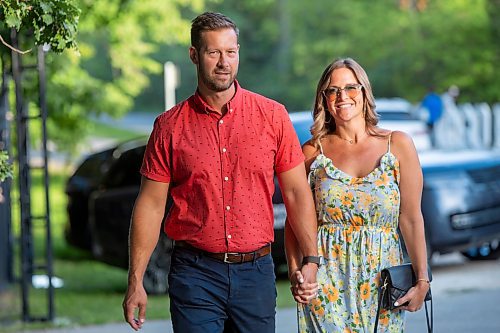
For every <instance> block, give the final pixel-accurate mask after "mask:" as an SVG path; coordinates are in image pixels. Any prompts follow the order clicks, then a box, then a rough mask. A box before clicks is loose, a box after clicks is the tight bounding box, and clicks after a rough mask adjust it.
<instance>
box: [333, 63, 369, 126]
mask: <svg viewBox="0 0 500 333" xmlns="http://www.w3.org/2000/svg"><path fill="white" fill-rule="evenodd" d="M324 95H325V98H326V103H327V105H328V111H329V112H330V114H331V115H332V117H333V118H334V119H335V123H336V124H337V125H340V124H342V123H345V122H348V121H351V120H353V119H356V118H358V117H360V118H363V91H362V87H361V85H360V84H359V82H358V80H357V79H356V76H354V73H353V72H352V71H351V70H350V69H349V68H337V69H335V70H334V71H333V72H332V74H331V75H330V84H329V86H328V87H327V88H326V89H325V91H324Z"/></svg>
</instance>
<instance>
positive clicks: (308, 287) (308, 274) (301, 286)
mask: <svg viewBox="0 0 500 333" xmlns="http://www.w3.org/2000/svg"><path fill="white" fill-rule="evenodd" d="M317 272H318V266H317V265H316V264H313V263H310V264H306V265H304V266H302V268H301V269H297V270H295V271H294V272H293V273H291V274H290V283H291V286H290V290H291V291H292V295H293V298H294V299H295V301H296V302H297V303H302V304H308V303H309V302H310V301H311V300H313V299H314V298H316V297H317V296H318V283H317V282H316V274H317Z"/></svg>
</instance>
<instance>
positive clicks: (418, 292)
mask: <svg viewBox="0 0 500 333" xmlns="http://www.w3.org/2000/svg"><path fill="white" fill-rule="evenodd" d="M429 288H430V283H429V282H427V281H423V280H420V281H418V282H417V284H416V285H414V286H413V287H411V288H410V290H408V292H407V293H406V295H404V296H403V297H401V298H400V299H398V300H397V301H396V303H394V305H396V306H398V304H405V303H406V302H408V304H407V305H404V306H401V307H399V308H398V310H406V311H410V312H415V311H418V310H420V309H421V308H422V305H423V304H424V299H425V295H426V294H427V291H428V290H429Z"/></svg>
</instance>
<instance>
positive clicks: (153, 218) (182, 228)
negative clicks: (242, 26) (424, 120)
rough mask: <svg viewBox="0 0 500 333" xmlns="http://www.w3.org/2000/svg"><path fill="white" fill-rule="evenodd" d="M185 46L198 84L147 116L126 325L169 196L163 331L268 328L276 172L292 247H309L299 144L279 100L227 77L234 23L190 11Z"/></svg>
mask: <svg viewBox="0 0 500 333" xmlns="http://www.w3.org/2000/svg"><path fill="white" fill-rule="evenodd" d="M191 43H192V46H191V47H190V49H189V55H190V58H191V60H192V62H193V63H194V64H195V65H196V68H197V74H198V88H197V91H196V92H195V94H194V95H193V96H191V97H190V98H188V99H187V100H185V101H183V102H181V103H179V104H177V105H176V106H174V107H173V108H172V109H170V110H168V111H166V112H164V113H163V114H161V115H160V116H158V117H157V118H156V120H155V124H154V128H153V131H152V133H151V136H150V138H149V141H148V145H147V148H146V152H145V154H144V161H143V165H142V167H141V174H142V176H143V177H142V184H141V190H140V192H139V195H138V197H137V200H136V203H135V206H134V211H133V214H132V220H131V228H130V265H129V277H128V289H127V293H126V295H125V300H124V302H123V307H124V316H125V319H126V321H127V322H128V323H129V324H130V326H131V327H132V328H134V329H135V330H138V329H140V328H141V326H142V324H143V323H144V320H145V314H146V303H147V296H146V293H145V290H144V288H143V285H142V283H143V275H144V271H145V269H146V266H147V264H148V261H149V258H150V256H151V253H152V252H153V250H154V247H155V244H156V242H157V240H158V235H159V232H160V228H161V224H162V220H163V218H164V215H165V204H166V200H167V195H171V197H172V201H173V206H172V208H171V210H170V211H169V212H168V214H167V216H166V217H165V224H164V231H165V232H166V233H167V235H168V237H170V238H171V239H173V240H174V241H175V247H174V252H173V254H172V260H171V268H170V273H169V294H170V311H171V318H172V324H173V327H174V331H176V332H190V333H192V332H222V331H223V330H224V327H226V330H231V331H236V332H274V331H275V307H276V287H275V276H274V265H273V261H272V258H271V255H270V243H271V242H272V241H273V239H274V229H273V222H274V221H273V206H272V195H273V191H274V182H273V178H274V175H275V174H276V175H277V177H278V180H279V184H280V187H281V191H282V194H283V199H284V202H285V206H286V209H287V214H288V220H289V223H290V226H291V227H292V228H293V231H294V234H295V235H297V238H298V242H299V244H300V245H301V248H300V250H301V252H302V254H303V256H304V257H311V258H313V259H314V258H315V257H316V256H317V248H316V217H315V210H314V203H313V200H312V195H311V192H310V189H309V186H308V184H307V180H306V175H305V168H304V158H303V154H302V150H301V148H300V144H299V142H298V139H297V136H296V135H295V131H294V129H293V127H292V124H291V122H290V119H289V117H288V114H287V112H286V110H285V108H284V106H283V105H281V104H279V103H277V102H275V101H273V100H271V99H268V98H265V97H263V96H260V95H258V94H255V93H252V92H250V91H248V90H245V89H243V88H242V87H241V86H240V85H239V84H238V82H237V81H236V79H235V78H236V74H237V71H238V64H239V44H238V29H237V27H236V25H235V24H234V23H233V21H231V19H229V18H228V17H226V16H224V15H222V14H218V13H204V14H202V15H200V16H198V17H197V18H195V19H194V20H193V22H192V27H191ZM312 261H313V262H307V261H305V264H304V265H303V266H302V268H301V272H302V274H303V276H304V282H303V284H304V288H303V289H304V298H305V299H307V298H308V297H310V296H311V297H312V295H313V293H314V292H313V291H312V290H313V289H314V287H316V286H317V285H316V272H317V268H318V267H317V265H316V264H315V263H314V261H315V260H312ZM137 309H138V317H135V311H136V310H137Z"/></svg>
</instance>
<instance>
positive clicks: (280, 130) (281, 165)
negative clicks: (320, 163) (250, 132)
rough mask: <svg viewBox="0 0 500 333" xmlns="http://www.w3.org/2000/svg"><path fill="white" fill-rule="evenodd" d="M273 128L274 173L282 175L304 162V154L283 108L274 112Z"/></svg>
mask: <svg viewBox="0 0 500 333" xmlns="http://www.w3.org/2000/svg"><path fill="white" fill-rule="evenodd" d="M275 128H276V134H277V143H278V150H277V153H276V157H275V170H276V173H282V172H285V171H288V170H290V169H293V168H294V167H296V166H297V165H299V164H300V163H301V162H304V154H303V153H302V149H301V147H300V142H299V138H298V137H297V134H296V133H295V129H294V128H293V125H292V121H291V120H290V117H289V116H288V112H287V111H286V109H285V107H283V106H282V107H281V108H279V109H278V110H277V111H276V112H275Z"/></svg>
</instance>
